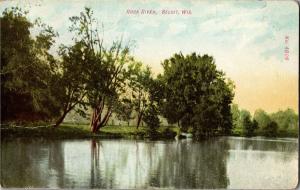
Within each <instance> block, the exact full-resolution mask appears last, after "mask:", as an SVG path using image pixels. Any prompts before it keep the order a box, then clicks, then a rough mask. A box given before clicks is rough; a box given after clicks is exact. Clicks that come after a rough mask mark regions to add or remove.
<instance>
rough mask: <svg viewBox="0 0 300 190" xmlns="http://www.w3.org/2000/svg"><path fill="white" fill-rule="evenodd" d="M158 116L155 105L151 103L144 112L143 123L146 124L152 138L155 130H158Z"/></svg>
mask: <svg viewBox="0 0 300 190" xmlns="http://www.w3.org/2000/svg"><path fill="white" fill-rule="evenodd" d="M158 115H159V111H158V108H157V105H156V104H155V103H154V102H151V103H150V104H149V105H148V106H147V109H146V110H145V113H144V117H143V121H144V122H145V123H146V125H147V131H148V133H149V134H150V136H152V137H153V136H154V135H155V134H156V133H157V129H158V128H159V124H160V121H159V117H158Z"/></svg>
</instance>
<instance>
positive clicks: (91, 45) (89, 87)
mask: <svg viewBox="0 0 300 190" xmlns="http://www.w3.org/2000/svg"><path fill="white" fill-rule="evenodd" d="M70 20H71V22H72V25H71V27H70V30H71V31H72V32H73V34H74V37H73V39H74V42H75V43H76V42H81V43H82V44H83V47H82V48H81V49H82V56H83V59H84V64H85V68H86V71H84V72H85V73H86V76H87V77H86V81H87V83H86V85H85V89H86V92H87V93H86V96H85V97H86V100H87V103H88V105H89V106H90V108H91V110H92V114H91V131H92V132H97V131H99V129H100V128H101V127H103V126H105V125H106V123H107V122H108V120H109V118H110V116H111V115H112V113H113V112H114V111H115V110H116V109H117V106H118V105H120V104H119V102H120V101H122V99H123V98H124V97H123V96H122V94H124V92H125V91H126V90H125V86H126V79H127V78H128V74H129V72H128V70H127V65H128V64H129V63H131V62H132V57H130V56H129V46H128V45H124V43H123V40H122V38H121V39H120V40H115V41H114V42H113V44H112V45H111V46H109V47H108V46H106V47H105V46H104V43H103V42H104V39H103V33H101V31H100V29H101V28H99V26H98V21H97V19H96V18H95V17H94V16H93V11H92V10H91V9H90V8H85V10H84V11H83V12H81V13H80V15H79V16H73V17H71V18H70ZM102 29H103V28H102Z"/></svg>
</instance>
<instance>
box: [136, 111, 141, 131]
mask: <svg viewBox="0 0 300 190" xmlns="http://www.w3.org/2000/svg"><path fill="white" fill-rule="evenodd" d="M142 117H143V112H140V113H139V114H138V119H137V124H136V129H138V128H139V126H140V124H141V121H142Z"/></svg>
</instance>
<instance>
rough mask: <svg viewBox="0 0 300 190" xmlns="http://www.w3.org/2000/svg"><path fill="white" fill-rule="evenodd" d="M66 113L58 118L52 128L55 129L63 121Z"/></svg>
mask: <svg viewBox="0 0 300 190" xmlns="http://www.w3.org/2000/svg"><path fill="white" fill-rule="evenodd" d="M67 113H68V112H67V111H65V112H64V113H63V114H62V116H60V118H59V119H58V120H57V121H56V123H55V125H54V128H57V127H58V126H59V125H60V124H61V123H62V122H63V121H64V119H65V117H66V115H67Z"/></svg>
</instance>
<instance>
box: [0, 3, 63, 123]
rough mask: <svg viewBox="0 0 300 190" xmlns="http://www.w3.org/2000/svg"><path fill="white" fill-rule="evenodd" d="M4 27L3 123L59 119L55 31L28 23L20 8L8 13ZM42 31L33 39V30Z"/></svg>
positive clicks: (2, 46) (2, 19)
mask: <svg viewBox="0 0 300 190" xmlns="http://www.w3.org/2000/svg"><path fill="white" fill-rule="evenodd" d="M0 23H1V72H0V74H1V100H2V101H1V120H2V121H11V120H14V121H28V120H30V121H36V120H46V119H51V118H53V117H56V116H57V110H58V109H59V103H58V102H57V101H56V100H55V98H54V96H53V95H54V93H55V92H54V91H53V90H52V87H53V85H54V84H53V78H55V76H54V75H53V73H52V65H53V63H54V62H55V59H54V58H53V56H52V55H51V54H50V53H49V50H50V48H51V47H52V45H53V44H54V43H55V41H54V39H55V37H56V35H57V34H56V33H55V32H54V30H53V29H52V28H51V27H49V26H46V25H45V24H42V23H41V22H40V21H39V20H35V21H33V22H32V21H30V20H29V19H27V12H25V11H23V10H21V9H20V8H8V9H5V10H4V11H3V13H2V16H1V18H0ZM33 28H34V29H35V30H36V31H39V32H38V34H37V35H32V34H31V31H32V29H33Z"/></svg>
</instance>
